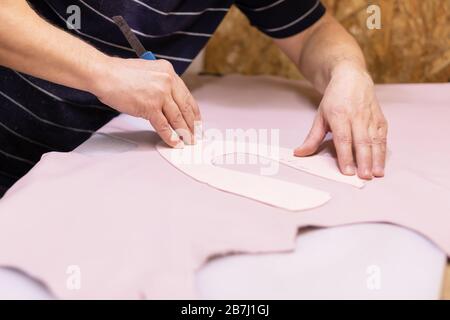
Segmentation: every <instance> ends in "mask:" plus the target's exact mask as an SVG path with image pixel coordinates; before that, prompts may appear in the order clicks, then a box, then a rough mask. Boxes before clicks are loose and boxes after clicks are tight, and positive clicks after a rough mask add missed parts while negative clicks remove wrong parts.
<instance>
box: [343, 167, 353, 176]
mask: <svg viewBox="0 0 450 320" xmlns="http://www.w3.org/2000/svg"><path fill="white" fill-rule="evenodd" d="M344 173H345V174H348V175H354V174H355V167H353V166H350V165H348V166H346V167H345V169H344Z"/></svg>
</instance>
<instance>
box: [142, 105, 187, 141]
mask: <svg viewBox="0 0 450 320" xmlns="http://www.w3.org/2000/svg"><path fill="white" fill-rule="evenodd" d="M150 123H151V124H152V126H153V128H154V129H155V130H156V132H157V133H158V135H159V136H160V137H161V139H162V140H163V141H164V142H165V143H166V144H167V145H169V146H170V147H172V148H182V147H183V146H184V143H183V141H181V140H180V139H179V137H178V135H177V134H176V133H175V131H173V129H172V128H171V127H170V124H169V122H168V121H167V119H166V117H165V116H164V114H163V113H162V112H157V113H154V114H153V115H152V117H151V119H150Z"/></svg>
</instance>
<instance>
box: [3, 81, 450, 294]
mask: <svg viewBox="0 0 450 320" xmlns="http://www.w3.org/2000/svg"><path fill="white" fill-rule="evenodd" d="M186 81H187V83H188V85H189V86H190V88H191V90H192V91H193V94H194V96H195V97H196V99H197V101H198V102H199V104H200V106H201V108H202V113H203V119H204V121H205V126H206V127H209V128H212V127H213V128H219V129H226V128H243V129H246V128H250V127H256V128H266V129H267V128H280V129H281V136H280V141H281V144H282V146H288V147H295V146H297V145H298V144H300V143H301V141H302V138H303V137H304V136H305V134H306V133H307V131H308V130H309V127H310V125H311V123H312V119H313V116H314V109H313V108H310V110H308V111H307V112H304V113H302V118H301V119H300V118H296V117H295V114H296V111H295V108H296V104H298V106H299V108H300V106H303V107H304V106H308V107H306V108H309V106H312V105H317V103H318V102H319V101H320V97H319V96H318V95H317V94H316V93H315V92H314V91H313V90H312V89H311V88H310V87H309V86H308V85H306V84H305V83H302V82H296V81H288V80H282V79H277V78H272V77H243V76H227V77H224V78H220V77H210V76H204V77H193V78H190V79H187V80H186ZM261 88H265V89H264V90H261ZM449 88H450V87H449V85H448V84H436V85H382V86H378V87H377V92H378V97H379V99H380V103H381V105H384V104H386V105H389V104H395V103H411V104H416V105H419V104H421V103H422V104H423V106H424V107H426V106H429V105H432V104H433V103H437V104H438V103H442V102H441V101H440V99H441V97H440V96H439V94H438V93H440V92H445V90H446V91H447V92H448V91H450V90H448V89H449ZM412 92H414V101H411V98H410V93H412ZM224 93H226V94H224ZM281 96H282V97H283V101H288V102H289V104H286V105H279V104H277V101H279V98H280V97H281ZM418 97H419V98H418ZM444 98H445V99H447V103H448V102H450V99H449V95H448V94H447V95H446V96H445V97H444ZM408 99H409V100H408ZM420 100H422V101H420ZM448 104H449V107H450V103H448ZM202 105H207V108H203V107H202ZM213 110H214V111H215V112H212V111H213ZM387 111H389V110H387ZM387 116H388V119H389V112H387ZM430 116H436V117H439V115H430ZM124 125H125V126H126V127H128V128H134V129H135V130H149V124H148V123H147V122H146V121H144V120H142V119H136V118H132V117H129V116H126V115H121V116H119V117H118V118H116V119H114V120H112V121H111V122H110V123H109V124H108V125H106V126H105V127H104V128H102V129H101V132H103V133H106V134H107V135H94V136H93V137H92V138H91V139H89V140H88V141H87V142H86V143H84V144H83V145H81V146H80V147H79V148H78V149H77V150H76V151H75V152H79V153H82V154H99V153H106V154H108V153H116V152H121V151H124V150H127V149H129V148H130V145H127V142H125V141H123V140H119V139H116V138H114V132H116V131H117V128H120V127H123V126H124ZM394 130H395V129H394ZM108 135H109V136H108ZM393 152H395V150H394V151H393ZM387 174H389V171H388V170H387ZM449 230H450V228H449ZM446 261H447V257H446V256H445V254H444V253H443V252H442V251H440V250H439V249H438V248H437V247H436V246H435V245H434V244H433V243H431V242H430V241H428V240H427V239H425V238H424V237H423V236H421V235H419V234H417V233H415V232H413V231H410V230H407V229H405V228H401V227H398V226H394V225H388V224H375V223H367V224H360V225H349V226H342V227H336V228H329V229H308V230H301V231H300V232H299V235H298V237H297V246H296V250H295V251H294V252H292V253H279V254H261V255H233V256H227V257H221V258H215V259H213V260H212V261H210V262H209V263H207V264H206V265H205V266H204V267H203V268H202V269H201V270H200V271H199V273H198V275H197V287H198V291H199V293H200V297H201V298H205V299H222V298H223V299H259V298H262V299H316V298H318V299H320V298H323V299H439V298H440V297H442V289H443V288H444V287H445V288H446V289H445V290H446V291H445V293H444V297H447V298H449V296H450V292H449V289H450V285H449V283H448V282H447V283H446V284H445V285H444V286H443V281H444V270H445V265H446ZM449 273H450V268H449V267H447V274H449ZM449 278H450V276H449V275H447V281H449V280H450V279H449ZM0 298H38V299H39V298H51V297H50V296H49V295H48V293H46V292H45V291H44V290H43V288H41V287H39V285H38V284H37V283H34V282H31V281H30V280H28V279H26V278H24V276H23V275H21V274H17V273H16V272H14V271H10V270H4V269H3V270H0Z"/></svg>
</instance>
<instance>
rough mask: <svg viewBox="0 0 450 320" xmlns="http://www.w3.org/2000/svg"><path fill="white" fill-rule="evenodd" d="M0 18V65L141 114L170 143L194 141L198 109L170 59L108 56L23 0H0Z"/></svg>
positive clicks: (124, 110)
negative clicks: (87, 93) (42, 15)
mask: <svg viewBox="0 0 450 320" xmlns="http://www.w3.org/2000/svg"><path fill="white" fill-rule="evenodd" d="M0 21H2V27H1V28H0V65H2V66H5V67H8V68H11V69H14V70H16V71H19V72H22V73H26V74H29V75H32V76H34V77H37V78H41V79H44V80H47V81H50V82H53V83H57V84H60V85H64V86H67V87H70V88H74V89H78V90H83V91H87V92H90V93H92V94H94V95H96V96H97V97H98V98H99V99H100V100H101V101H102V102H103V103H105V104H107V105H109V106H110V107H112V108H114V109H116V110H118V111H120V112H124V113H128V114H130V115H133V116H138V117H142V118H145V119H147V120H149V121H150V122H151V124H152V125H153V127H154V128H155V130H156V131H157V132H158V134H159V135H160V136H161V138H162V139H163V140H164V141H165V142H166V143H167V144H168V145H169V146H171V147H182V146H183V145H184V143H187V144H192V143H194V135H193V133H194V122H195V121H200V111H199V108H198V105H197V103H196V102H195V100H194V98H193V97H192V95H191V94H190V92H189V90H188V89H187V88H186V86H185V84H184V83H183V81H182V80H181V79H180V77H178V75H177V74H176V73H175V71H174V70H173V67H172V65H171V64H170V63H169V62H168V61H165V60H156V61H147V60H142V59H120V58H112V57H108V56H106V55H105V54H103V53H102V52H100V51H99V50H97V49H96V48H94V47H92V46H91V45H90V44H88V43H86V42H84V41H82V40H81V39H79V38H77V37H74V36H72V35H70V34H69V33H67V32H65V30H62V29H59V28H56V27H54V26H53V25H51V24H50V23H48V22H47V21H46V20H45V19H42V18H41V17H40V16H39V15H37V14H36V12H34V10H33V9H32V8H31V7H30V5H29V3H28V2H27V1H26V0H2V8H1V10H0ZM174 130H176V132H177V133H175V132H174ZM180 136H181V137H182V140H180Z"/></svg>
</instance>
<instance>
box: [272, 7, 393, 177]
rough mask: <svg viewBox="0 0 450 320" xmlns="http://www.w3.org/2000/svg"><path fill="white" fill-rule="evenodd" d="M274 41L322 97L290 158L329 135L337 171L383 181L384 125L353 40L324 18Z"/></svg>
mask: <svg viewBox="0 0 450 320" xmlns="http://www.w3.org/2000/svg"><path fill="white" fill-rule="evenodd" d="M275 43H276V44H277V45H278V46H279V47H280V48H281V49H282V50H283V51H284V52H285V53H286V55H287V56H288V57H289V58H290V59H291V60H292V61H293V62H295V63H296V64H297V66H298V68H299V69H300V70H301V71H302V73H303V75H304V76H305V77H306V78H307V79H308V80H309V81H310V82H311V83H312V84H313V85H314V87H315V88H316V89H317V91H319V92H320V93H323V95H324V96H323V100H322V102H321V104H320V107H319V110H318V113H317V117H316V119H315V121H314V124H313V127H312V129H311V132H310V133H309V135H308V137H307V139H306V141H305V142H304V144H303V145H302V146H301V147H300V148H298V149H296V150H295V151H294V153H295V155H297V156H308V155H311V154H313V153H314V152H316V151H317V149H318V147H319V145H320V143H321V142H322V140H323V139H324V137H325V135H326V133H327V132H328V131H331V132H332V133H333V140H334V145H335V146H336V152H337V156H338V162H339V167H340V169H341V171H342V173H344V174H347V175H353V174H355V173H356V171H357V173H358V176H359V177H361V178H363V179H371V178H373V177H382V176H383V175H384V164H385V157H386V135H387V124H386V120H385V118H384V116H383V113H382V112H381V109H380V106H379V105H378V102H377V99H376V97H375V93H374V88H373V81H372V79H371V78H370V76H369V75H368V73H367V71H366V70H367V69H366V63H365V61H364V56H363V53H362V51H361V49H360V48H359V46H358V44H357V43H356V41H355V39H353V37H352V36H351V35H350V34H348V32H347V31H346V30H345V29H344V28H343V27H342V26H341V25H340V24H339V22H337V21H336V19H334V18H333V17H332V16H331V15H329V14H326V15H325V16H323V17H322V18H321V19H320V20H319V21H317V22H316V23H315V24H314V25H312V26H311V27H309V28H308V29H307V30H305V31H303V32H301V33H299V34H297V35H295V36H292V37H289V38H284V39H276V40H275Z"/></svg>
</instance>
